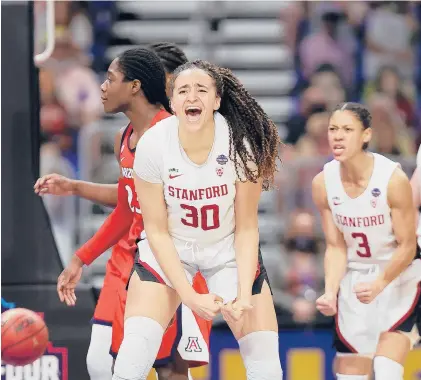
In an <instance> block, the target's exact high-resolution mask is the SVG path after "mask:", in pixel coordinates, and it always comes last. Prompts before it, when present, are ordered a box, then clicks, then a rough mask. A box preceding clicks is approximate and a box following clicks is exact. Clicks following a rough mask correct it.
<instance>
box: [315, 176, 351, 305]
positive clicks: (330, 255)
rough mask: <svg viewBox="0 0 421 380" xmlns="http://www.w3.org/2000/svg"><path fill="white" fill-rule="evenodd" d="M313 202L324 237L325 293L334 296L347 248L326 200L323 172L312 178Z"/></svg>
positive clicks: (344, 264)
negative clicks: (319, 217)
mask: <svg viewBox="0 0 421 380" xmlns="http://www.w3.org/2000/svg"><path fill="white" fill-rule="evenodd" d="M312 194H313V202H314V203H315V205H316V207H317V209H318V210H319V213H320V216H321V219H322V227H323V232H324V235H325V239H326V252H325V258H324V269H325V294H329V295H331V296H333V297H336V296H337V294H338V291H339V286H340V283H341V281H342V278H343V277H344V275H345V272H346V267H347V249H346V243H345V241H344V238H343V235H342V233H341V232H340V231H339V229H338V228H337V227H336V225H335V223H334V221H333V216H332V211H331V209H330V207H329V203H328V201H327V193H326V187H325V183H324V174H323V172H321V173H319V174H318V175H317V176H316V177H314V179H313V183H312Z"/></svg>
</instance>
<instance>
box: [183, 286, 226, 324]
mask: <svg viewBox="0 0 421 380" xmlns="http://www.w3.org/2000/svg"><path fill="white" fill-rule="evenodd" d="M222 301H223V300H222V298H221V297H219V296H217V295H215V294H199V293H196V294H195V295H194V296H193V298H192V299H191V300H189V301H187V302H183V303H184V304H185V305H186V306H187V307H188V308H190V309H191V310H192V311H194V312H195V313H196V314H197V315H198V316H199V317H201V318H203V319H206V320H207V321H211V320H212V319H213V318H214V317H215V316H216V315H217V314H218V313H219V312H220V311H221V307H222Z"/></svg>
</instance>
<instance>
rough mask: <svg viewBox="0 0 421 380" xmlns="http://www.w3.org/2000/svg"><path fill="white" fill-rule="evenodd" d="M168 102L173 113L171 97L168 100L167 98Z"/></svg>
mask: <svg viewBox="0 0 421 380" xmlns="http://www.w3.org/2000/svg"><path fill="white" fill-rule="evenodd" d="M168 103H169V105H170V108H171V111H172V113H173V114H174V115H175V109H174V107H173V106H172V103H171V99H169V100H168Z"/></svg>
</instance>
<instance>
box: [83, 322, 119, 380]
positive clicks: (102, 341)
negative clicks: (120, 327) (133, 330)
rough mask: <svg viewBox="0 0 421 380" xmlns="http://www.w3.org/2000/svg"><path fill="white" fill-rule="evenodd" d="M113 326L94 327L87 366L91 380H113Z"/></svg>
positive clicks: (95, 325)
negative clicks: (111, 352) (111, 348)
mask: <svg viewBox="0 0 421 380" xmlns="http://www.w3.org/2000/svg"><path fill="white" fill-rule="evenodd" d="M111 336H112V328H111V326H105V325H99V324H96V323H94V324H93V325H92V332H91V342H90V343H89V349H88V354H87V355H86V365H87V367H88V373H89V377H90V379H91V380H111V376H112V374H111V367H112V365H113V358H112V356H111V355H110V346H111Z"/></svg>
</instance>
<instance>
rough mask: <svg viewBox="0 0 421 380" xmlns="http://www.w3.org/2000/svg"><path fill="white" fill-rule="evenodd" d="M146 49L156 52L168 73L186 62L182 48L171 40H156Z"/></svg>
mask: <svg viewBox="0 0 421 380" xmlns="http://www.w3.org/2000/svg"><path fill="white" fill-rule="evenodd" d="M148 49H151V50H152V51H153V52H155V53H156V55H157V56H158V57H159V59H160V60H161V62H162V64H163V65H164V68H165V71H166V72H167V73H169V74H172V73H173V72H174V71H175V69H176V68H177V67H178V66H181V65H182V64H184V63H186V62H188V59H187V57H186V55H185V54H184V52H183V50H181V49H180V48H179V47H178V46H177V45H176V44H173V43H172V42H156V43H153V44H150V45H148Z"/></svg>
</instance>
